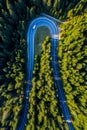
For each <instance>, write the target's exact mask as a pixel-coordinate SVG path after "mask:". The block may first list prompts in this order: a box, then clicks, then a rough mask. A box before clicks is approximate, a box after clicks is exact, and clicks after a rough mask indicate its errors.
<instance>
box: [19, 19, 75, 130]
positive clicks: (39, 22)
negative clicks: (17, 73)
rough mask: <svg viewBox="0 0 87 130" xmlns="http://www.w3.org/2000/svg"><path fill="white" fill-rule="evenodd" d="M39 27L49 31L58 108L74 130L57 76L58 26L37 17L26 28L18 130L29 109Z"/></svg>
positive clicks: (23, 124)
mask: <svg viewBox="0 0 87 130" xmlns="http://www.w3.org/2000/svg"><path fill="white" fill-rule="evenodd" d="M41 26H46V27H47V28H48V29H49V30H50V34H51V37H52V39H51V43H52V45H51V56H52V67H53V77H54V82H55V83H56V84H57V86H58V97H59V100H60V106H61V109H62V113H63V115H64V120H65V122H67V124H68V127H69V130H74V128H73V125H72V122H71V116H70V113H69V109H68V106H67V104H66V100H65V96H64V92H63V88H62V83H61V79H60V75H59V73H58V72H59V71H58V70H59V66H58V57H57V54H58V52H57V46H58V33H59V30H58V26H57V24H56V22H54V21H53V20H51V19H49V18H47V17H38V18H36V19H34V20H33V21H32V22H31V23H30V25H29V28H28V33H27V55H28V61H27V86H26V92H25V106H24V111H23V116H22V120H21V123H20V125H19V127H18V130H23V129H24V126H25V124H26V120H27V112H28V107H29V92H30V89H31V85H32V84H31V81H32V72H33V68H34V38H35V33H36V30H37V28H39V27H41Z"/></svg>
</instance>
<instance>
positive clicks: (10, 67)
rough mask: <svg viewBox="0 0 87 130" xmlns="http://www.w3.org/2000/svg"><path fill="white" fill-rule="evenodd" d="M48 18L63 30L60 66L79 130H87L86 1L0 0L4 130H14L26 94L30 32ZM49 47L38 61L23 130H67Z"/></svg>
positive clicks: (0, 98)
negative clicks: (38, 21)
mask: <svg viewBox="0 0 87 130" xmlns="http://www.w3.org/2000/svg"><path fill="white" fill-rule="evenodd" d="M42 12H44V13H46V14H49V15H51V16H53V17H55V18H57V19H60V20H62V21H64V22H63V24H61V25H60V29H61V32H60V40H59V43H58V45H59V46H58V57H59V60H58V63H59V66H60V73H61V79H62V84H63V88H64V92H65V96H66V101H67V105H68V107H69V110H70V113H71V117H72V123H73V126H74V128H75V130H87V0H80V1H79V0H54V1H53V0H14V1H13V0H0V130H16V129H17V126H18V124H19V122H20V121H21V118H22V116H21V115H22V110H23V107H24V93H25V89H26V63H27V51H26V50H27V41H26V35H27V29H28V26H29V23H30V22H31V21H32V20H33V19H34V18H35V17H38V16H40V14H41V13H42ZM50 48H51V41H50V39H49V37H47V38H46V39H45V40H44V42H43V43H42V48H41V55H40V56H35V66H34V71H33V79H32V89H31V93H30V96H29V102H30V107H29V111H28V114H27V122H26V125H25V130H30V129H31V130H68V127H67V124H66V122H65V121H64V120H63V115H62V112H61V107H60V103H59V100H58V95H57V91H58V90H57V86H56V84H55V83H54V81H53V77H52V68H51V60H52V58H51V56H50V54H49V52H50Z"/></svg>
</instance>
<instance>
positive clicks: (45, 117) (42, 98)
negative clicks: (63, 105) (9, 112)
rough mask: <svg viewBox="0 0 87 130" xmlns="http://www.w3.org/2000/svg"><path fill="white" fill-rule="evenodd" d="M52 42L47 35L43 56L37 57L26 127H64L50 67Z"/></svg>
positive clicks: (36, 129)
mask: <svg viewBox="0 0 87 130" xmlns="http://www.w3.org/2000/svg"><path fill="white" fill-rule="evenodd" d="M50 49H51V44H50V42H49V38H48V37H47V38H46V39H45V41H44V42H43V43H42V49H41V57H37V56H36V57H35V67H34V72H33V74H34V77H33V79H32V89H31V92H30V96H29V101H30V108H29V114H28V117H27V125H26V129H32V130H33V129H34V130H39V129H43V130H45V129H48V130H51V129H52V130H53V129H56V130H59V129H62V125H63V124H62V117H61V115H60V113H59V110H58V109H59V102H58V101H57V98H58V97H57V96H56V90H57V89H56V86H55V84H54V82H53V78H52V68H51V67H50V63H51V59H52V58H51V56H50V53H49V52H50Z"/></svg>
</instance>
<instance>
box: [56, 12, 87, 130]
mask: <svg viewBox="0 0 87 130" xmlns="http://www.w3.org/2000/svg"><path fill="white" fill-rule="evenodd" d="M61 28H62V29H63V30H62V31H61V34H60V35H61V38H60V42H59V48H58V52H59V53H58V56H59V64H60V70H61V71H60V72H61V77H62V80H63V87H64V90H65V93H66V98H67V102H68V106H69V108H70V111H71V115H72V120H73V125H74V127H75V129H76V130H79V129H84V130H85V129H86V126H87V122H86V120H87V113H86V100H87V96H86V93H87V91H86V89H87V78H86V75H87V68H86V59H87V53H86V52H87V47H86V46H87V43H86V42H85V41H86V37H87V35H84V31H85V30H87V14H84V15H81V16H75V17H73V19H71V20H69V21H68V22H65V23H64V24H63V25H61ZM85 34H86V33H85ZM84 124H85V125H84Z"/></svg>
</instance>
